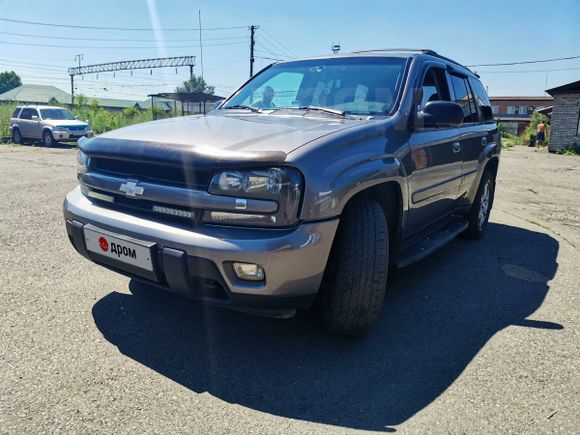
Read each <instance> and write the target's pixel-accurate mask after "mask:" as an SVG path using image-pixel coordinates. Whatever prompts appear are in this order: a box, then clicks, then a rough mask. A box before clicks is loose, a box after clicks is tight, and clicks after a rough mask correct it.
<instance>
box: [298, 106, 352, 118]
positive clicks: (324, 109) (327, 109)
mask: <svg viewBox="0 0 580 435" xmlns="http://www.w3.org/2000/svg"><path fill="white" fill-rule="evenodd" d="M296 109H301V110H306V111H308V112H310V111H312V110H316V111H320V112H326V113H332V114H333V115H338V116H346V112H345V111H344V110H338V109H331V108H330V107H321V106H310V105H309V106H298V107H296Z"/></svg>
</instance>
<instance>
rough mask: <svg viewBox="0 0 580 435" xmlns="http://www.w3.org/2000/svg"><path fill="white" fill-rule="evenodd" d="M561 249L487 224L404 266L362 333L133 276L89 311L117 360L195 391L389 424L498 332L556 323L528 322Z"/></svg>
mask: <svg viewBox="0 0 580 435" xmlns="http://www.w3.org/2000/svg"><path fill="white" fill-rule="evenodd" d="M558 249H559V245H558V242H557V241H556V240H555V239H554V238H552V237H550V236H549V235H547V234H543V233H539V232H534V231H529V230H526V229H522V228H517V227H513V226H507V225H500V224H494V223H490V224H489V227H488V232H487V233H486V235H485V236H484V238H483V239H481V240H479V241H469V240H462V239H458V240H455V241H453V242H452V243H450V244H449V245H447V246H446V247H444V248H443V249H441V250H440V251H438V252H437V253H435V254H434V255H432V256H431V257H429V258H428V259H425V260H423V261H421V262H419V263H417V264H415V265H413V266H410V267H408V268H406V269H403V270H401V271H400V272H399V276H398V277H397V280H396V281H394V282H391V283H390V284H389V287H388V294H387V298H386V300H385V307H384V309H383V312H382V315H381V318H380V320H379V322H378V324H377V325H376V326H375V328H374V329H373V330H372V331H371V333H370V334H369V335H368V336H366V337H364V338H362V339H345V338H340V337H335V336H331V335H328V334H327V333H326V332H324V330H323V329H322V327H321V326H320V324H319V322H318V319H317V316H316V315H314V314H313V313H312V312H303V313H299V314H298V315H297V316H296V317H295V318H294V319H292V320H273V319H267V318H261V317H254V316H250V315H245V314H242V313H237V312H233V311H229V310H223V309H219V308H213V307H209V306H205V305H201V304H197V303H195V302H192V301H188V300H185V299H183V298H181V297H179V296H175V295H173V294H171V293H168V292H164V291H162V290H152V289H148V288H145V287H143V286H140V285H138V284H137V283H135V282H131V284H130V290H131V293H132V294H122V293H118V292H112V293H110V294H108V295H107V296H105V297H104V298H102V299H101V300H99V301H98V302H97V303H96V304H95V305H94V307H93V316H94V319H95V322H96V325H97V327H98V328H99V330H100V331H101V332H102V334H103V335H104V337H105V338H106V339H107V340H108V341H109V342H111V343H112V344H114V345H115V346H117V347H118V348H119V350H120V351H121V352H122V353H123V354H124V355H126V356H128V357H130V358H132V359H134V360H136V361H138V362H140V363H141V364H143V365H145V366H147V367H149V368H151V369H153V370H155V371H156V372H158V373H160V374H161V375H163V376H166V377H168V378H170V379H172V380H174V381H175V382H178V383H179V384H181V385H183V386H185V387H187V388H189V389H191V390H192V391H195V392H196V393H201V392H209V393H210V394H212V395H213V396H215V397H218V398H220V399H222V400H224V401H226V402H230V403H236V404H239V405H241V406H245V407H248V408H251V409H254V410H258V411H261V412H265V413H268V414H273V415H277V416H282V417H289V418H293V419H299V420H305V421H310V422H317V423H324V424H329V425H337V426H342V427H346V428H355V429H366V430H379V431H395V429H394V428H392V426H396V425H398V424H400V423H402V422H404V421H405V420H407V419H409V418H410V417H411V416H413V415H414V414H415V413H417V412H419V411H421V410H422V409H423V408H425V407H426V406H427V405H429V404H430V403H431V402H433V401H434V400H435V399H436V398H437V397H438V396H439V395H440V394H442V393H443V392H444V391H445V390H446V389H447V388H448V387H449V386H450V385H451V384H452V383H453V382H454V381H455V380H456V379H457V378H458V377H459V376H460V375H461V373H462V371H463V370H464V369H465V368H466V366H467V365H468V364H469V362H470V361H471V360H472V359H473V358H474V357H475V355H477V353H478V352H479V351H480V350H481V349H482V347H483V346H484V345H485V343H486V342H487V341H488V340H489V339H490V338H491V337H492V336H493V335H494V334H495V333H496V332H498V331H500V330H501V329H503V328H505V327H507V326H510V325H518V326H522V327H535V328H544V329H551V330H558V329H562V326H561V325H558V324H557V323H551V322H549V321H545V320H550V319H541V320H526V318H527V317H528V316H529V315H531V314H532V313H533V312H534V311H535V310H537V309H538V308H539V307H540V305H541V304H542V301H543V300H544V298H545V297H546V294H547V292H548V290H549V286H548V284H547V283H548V281H549V280H550V279H552V278H553V277H554V275H555V272H556V270H557V267H558V265H557V263H556V259H557V255H558ZM554 333H557V332H556V331H554ZM192 406H195V405H193V402H192Z"/></svg>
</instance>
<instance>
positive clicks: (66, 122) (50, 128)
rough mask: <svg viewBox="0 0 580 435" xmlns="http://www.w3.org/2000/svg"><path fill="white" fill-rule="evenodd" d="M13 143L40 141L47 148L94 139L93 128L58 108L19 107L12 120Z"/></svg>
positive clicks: (67, 111) (65, 110)
mask: <svg viewBox="0 0 580 435" xmlns="http://www.w3.org/2000/svg"><path fill="white" fill-rule="evenodd" d="M10 132H11V135H12V142H14V143H23V142H24V141H26V140H31V139H32V140H35V139H40V140H42V143H43V144H44V145H45V146H48V147H50V146H52V145H54V144H56V143H57V142H76V141H77V140H78V139H80V138H81V137H83V136H86V137H92V136H93V130H92V128H91V126H90V125H89V124H88V123H86V122H82V121H79V120H78V119H77V117H75V116H74V115H73V114H72V113H71V112H70V111H69V110H67V109H63V108H62V107H58V106H18V107H16V110H14V113H13V114H12V118H10Z"/></svg>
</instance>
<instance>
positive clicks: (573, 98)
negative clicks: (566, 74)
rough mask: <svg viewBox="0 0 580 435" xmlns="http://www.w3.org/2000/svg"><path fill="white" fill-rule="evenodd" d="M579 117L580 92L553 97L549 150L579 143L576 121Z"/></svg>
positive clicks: (579, 137)
mask: <svg viewBox="0 0 580 435" xmlns="http://www.w3.org/2000/svg"><path fill="white" fill-rule="evenodd" d="M579 117H580V94H561V95H556V96H555V98H554V110H553V112H552V125H551V132H550V151H555V150H557V149H559V148H564V147H569V146H572V145H574V144H580V136H579V134H578V122H579Z"/></svg>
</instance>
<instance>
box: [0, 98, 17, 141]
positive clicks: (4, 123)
mask: <svg viewBox="0 0 580 435" xmlns="http://www.w3.org/2000/svg"><path fill="white" fill-rule="evenodd" d="M14 109H16V104H0V138H2V137H8V136H10V130H9V129H8V127H9V124H10V118H11V117H12V113H13V112H14ZM1 142H2V141H0V143H1Z"/></svg>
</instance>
